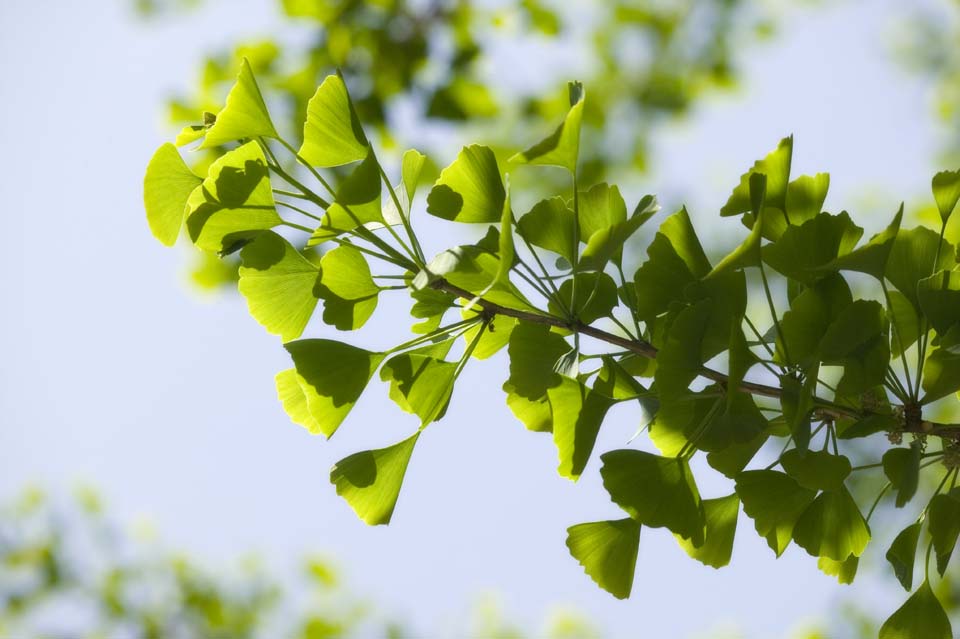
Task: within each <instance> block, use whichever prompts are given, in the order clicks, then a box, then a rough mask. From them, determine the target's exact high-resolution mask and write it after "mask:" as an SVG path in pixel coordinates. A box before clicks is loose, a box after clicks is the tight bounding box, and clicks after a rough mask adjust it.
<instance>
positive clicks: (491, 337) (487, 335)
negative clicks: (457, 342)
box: [461, 307, 520, 359]
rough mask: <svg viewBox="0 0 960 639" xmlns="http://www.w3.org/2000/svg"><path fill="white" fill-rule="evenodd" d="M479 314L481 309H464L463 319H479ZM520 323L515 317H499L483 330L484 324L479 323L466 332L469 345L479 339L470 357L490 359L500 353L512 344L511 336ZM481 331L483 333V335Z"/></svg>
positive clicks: (465, 340)
mask: <svg viewBox="0 0 960 639" xmlns="http://www.w3.org/2000/svg"><path fill="white" fill-rule="evenodd" d="M479 314H480V309H479V308H477V307H474V308H472V309H470V310H469V311H468V310H466V309H464V310H463V311H462V312H461V315H462V316H463V319H468V318H471V317H477V316H478V315H479ZM519 321H520V320H518V319H516V318H513V317H506V316H504V315H499V316H497V317H495V318H494V319H491V320H490V322H489V323H488V324H487V326H486V329H484V328H483V322H478V323H477V324H476V325H475V326H472V327H471V328H469V329H468V330H466V331H464V333H463V341H464V343H465V344H467V345H469V344H471V343H472V342H473V341H474V340H475V339H477V338H478V337H479V341H478V342H477V343H476V345H475V346H474V347H473V353H471V354H470V356H471V357H473V358H475V359H488V358H490V357H492V356H493V355H494V354H496V353H498V352H499V351H500V349H502V348H503V347H504V346H506V345H507V344H508V343H509V342H510V336H511V335H512V334H513V329H515V328H516V327H517V323H518V322H519ZM481 330H482V331H483V333H482V334H481Z"/></svg>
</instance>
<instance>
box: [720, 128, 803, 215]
mask: <svg viewBox="0 0 960 639" xmlns="http://www.w3.org/2000/svg"><path fill="white" fill-rule="evenodd" d="M792 156H793V136H790V137H786V138H784V139H782V140H780V144H778V145H777V148H776V149H774V150H773V151H771V152H770V154H769V155H767V157H765V158H764V159H762V160H758V161H757V162H755V163H754V165H753V166H752V167H751V168H750V170H749V171H747V172H746V173H744V174H743V175H742V176H740V184H739V185H737V188H735V189H734V190H733V193H732V194H731V195H730V198H729V199H728V200H727V203H726V204H725V205H724V206H723V208H722V209H720V215H722V216H724V217H727V216H730V215H739V214H741V213H748V212H750V210H751V208H752V206H751V200H750V176H751V175H752V174H754V173H762V174H763V175H766V176H767V193H766V206H768V207H772V208H776V209H779V211H780V215H783V211H785V210H786V197H787V183H788V182H789V180H790V161H791V158H792Z"/></svg>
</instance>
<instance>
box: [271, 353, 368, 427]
mask: <svg viewBox="0 0 960 639" xmlns="http://www.w3.org/2000/svg"><path fill="white" fill-rule="evenodd" d="M284 348H286V349H287V352H289V353H290V356H291V357H292V358H293V363H294V366H295V368H296V372H297V375H298V376H299V382H300V387H301V389H302V390H303V393H304V395H305V396H306V401H307V409H308V411H309V413H310V416H311V417H312V418H313V420H314V421H315V422H316V425H317V427H318V430H319V431H320V432H322V433H323V434H324V435H326V436H327V437H328V438H329V437H331V436H332V435H333V433H334V432H335V431H336V430H337V428H338V427H339V426H340V424H341V423H342V422H343V420H344V419H345V418H346V416H347V414H348V413H349V412H350V410H351V409H352V408H353V405H354V404H356V403H357V400H358V399H360V395H361V394H363V391H364V389H365V388H366V387H367V384H368V383H369V382H370V378H371V377H373V373H374V371H376V370H377V367H378V366H379V365H380V362H381V361H383V353H374V352H371V351H367V350H364V349H362V348H357V347H356V346H351V345H349V344H343V343H341V342H335V341H333V340H327V339H303V340H298V341H296V342H288V343H287V344H284ZM291 417H293V416H292V415H291Z"/></svg>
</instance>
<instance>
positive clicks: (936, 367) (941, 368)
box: [920, 348, 960, 404]
mask: <svg viewBox="0 0 960 639" xmlns="http://www.w3.org/2000/svg"><path fill="white" fill-rule="evenodd" d="M923 391H924V394H923V398H922V399H921V400H920V403H922V404H929V403H930V402H933V401H936V400H938V399H941V398H943V397H946V396H947V395H949V394H950V393H955V392H957V391H960V354H958V353H954V352H952V351H951V350H949V349H946V348H938V349H937V350H935V351H933V352H932V353H930V354H929V355H928V356H927V361H925V362H924V363H923Z"/></svg>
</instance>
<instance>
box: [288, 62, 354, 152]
mask: <svg viewBox="0 0 960 639" xmlns="http://www.w3.org/2000/svg"><path fill="white" fill-rule="evenodd" d="M368 147H369V142H367V136H366V135H365V134H364V133H363V127H362V126H361V125H360V119H359V118H358V117H357V113H356V111H355V110H354V108H353V103H352V102H351V100H350V95H349V93H348V92H347V85H346V83H344V81H343V78H342V77H340V76H339V75H328V76H327V77H326V79H325V80H324V81H323V83H322V84H321V85H320V86H319V87H318V88H317V92H316V93H315V94H314V95H313V97H312V98H310V102H308V103H307V121H306V123H304V125H303V145H302V146H301V147H300V156H301V157H302V158H303V159H305V160H306V161H307V162H309V163H310V164H311V165H313V166H318V167H330V166H340V165H342V164H349V163H351V162H356V161H357V160H362V159H364V158H366V157H367V154H368V152H369V148H368Z"/></svg>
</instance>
